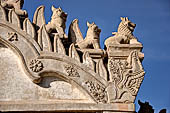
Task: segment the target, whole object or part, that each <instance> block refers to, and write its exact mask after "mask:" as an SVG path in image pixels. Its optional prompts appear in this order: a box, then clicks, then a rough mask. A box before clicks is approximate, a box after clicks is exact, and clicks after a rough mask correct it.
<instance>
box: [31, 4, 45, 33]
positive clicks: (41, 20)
mask: <svg viewBox="0 0 170 113" xmlns="http://www.w3.org/2000/svg"><path fill="white" fill-rule="evenodd" d="M44 9H45V7H44V6H40V7H38V8H37V9H36V11H35V13H34V18H33V24H34V25H36V28H38V29H39V28H41V27H42V26H43V25H44V24H45V17H44ZM38 29H36V30H38Z"/></svg>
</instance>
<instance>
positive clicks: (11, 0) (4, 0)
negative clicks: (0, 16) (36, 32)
mask: <svg viewBox="0 0 170 113" xmlns="http://www.w3.org/2000/svg"><path fill="white" fill-rule="evenodd" d="M0 4H1V5H2V7H5V8H9V9H10V8H11V7H13V8H14V10H15V12H16V13H17V14H18V15H23V16H26V15H27V11H25V10H22V6H23V4H24V0H1V1H0Z"/></svg>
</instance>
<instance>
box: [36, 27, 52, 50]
mask: <svg viewBox="0 0 170 113" xmlns="http://www.w3.org/2000/svg"><path fill="white" fill-rule="evenodd" d="M38 44H39V45H40V47H41V49H42V51H49V52H51V51H52V46H51V41H50V37H49V35H48V33H47V31H46V28H45V25H43V26H42V27H41V28H40V30H39V33H38Z"/></svg>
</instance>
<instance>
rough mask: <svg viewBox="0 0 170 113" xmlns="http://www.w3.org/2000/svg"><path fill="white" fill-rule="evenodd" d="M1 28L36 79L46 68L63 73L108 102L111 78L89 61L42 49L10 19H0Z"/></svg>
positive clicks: (2, 38) (3, 40)
mask: <svg viewBox="0 0 170 113" xmlns="http://www.w3.org/2000/svg"><path fill="white" fill-rule="evenodd" d="M0 31H2V32H1V33H0V43H1V44H3V45H4V46H6V47H8V48H10V49H11V50H13V51H14V52H15V53H16V54H17V56H18V57H19V58H20V60H21V61H22V64H23V67H24V71H25V72H26V74H27V75H28V76H29V78H30V79H31V80H32V81H33V82H34V83H38V82H40V81H39V80H41V75H42V73H44V72H54V73H58V74H56V75H61V76H60V78H62V77H63V78H65V79H66V81H70V82H71V83H73V84H77V86H78V88H79V89H81V90H82V89H83V91H84V92H87V94H88V95H90V96H91V97H92V98H93V99H94V101H95V102H97V103H98V102H99V103H107V99H108V97H107V92H106V87H107V81H106V80H104V79H103V78H102V77H100V76H99V75H98V74H97V73H95V72H94V71H93V70H91V69H90V68H88V67H87V66H86V65H84V64H81V63H80V62H78V61H76V60H75V59H73V58H70V57H69V56H66V55H62V54H58V53H54V52H43V51H41V49H40V47H39V45H38V44H37V42H36V41H35V40H34V39H33V38H32V37H31V36H30V35H28V34H27V33H26V32H25V31H22V30H21V29H20V28H17V27H16V26H15V25H12V24H10V23H8V22H6V21H1V22H0ZM43 77H45V76H43ZM56 77H57V76H56ZM95 88H96V89H95ZM93 90H94V91H93ZM94 93H95V94H94Z"/></svg>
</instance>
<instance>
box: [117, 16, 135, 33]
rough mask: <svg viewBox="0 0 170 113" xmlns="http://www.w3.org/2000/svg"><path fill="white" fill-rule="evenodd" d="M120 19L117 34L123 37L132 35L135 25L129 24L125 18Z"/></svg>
mask: <svg viewBox="0 0 170 113" xmlns="http://www.w3.org/2000/svg"><path fill="white" fill-rule="evenodd" d="M120 19H121V20H122V21H121V22H120V24H119V27H118V33H119V34H125V35H128V34H132V32H133V31H134V29H135V27H136V24H134V23H133V22H131V21H130V20H129V19H128V18H127V17H121V18H120Z"/></svg>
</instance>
